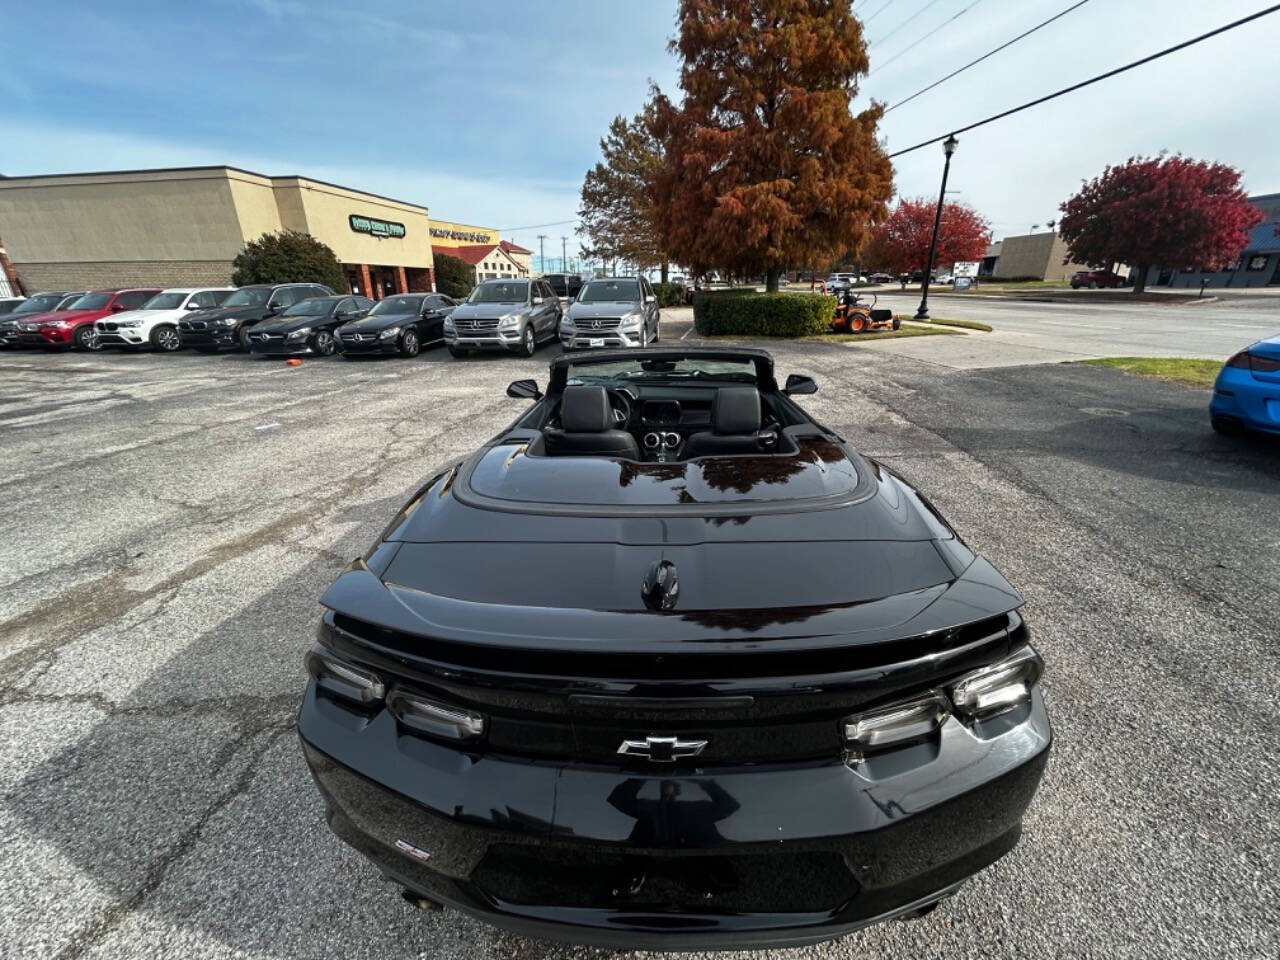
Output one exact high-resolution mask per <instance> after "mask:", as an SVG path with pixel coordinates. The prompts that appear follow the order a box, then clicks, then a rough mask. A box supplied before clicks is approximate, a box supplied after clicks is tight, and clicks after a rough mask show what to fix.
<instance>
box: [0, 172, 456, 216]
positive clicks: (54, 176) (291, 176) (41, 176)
mask: <svg viewBox="0 0 1280 960" xmlns="http://www.w3.org/2000/svg"><path fill="white" fill-rule="evenodd" d="M205 170H229V171H234V172H235V173H243V174H247V175H248V176H251V177H258V178H260V179H262V180H272V181H274V180H306V181H307V182H309V183H316V184H319V185H320V186H322V187H333V188H334V189H335V190H346V191H347V192H348V193H359V194H363V195H364V196H366V197H373V198H374V199H376V200H386V201H388V202H390V203H398V204H400V205H401V206H404V207H413V208H414V209H415V210H421V211H422V212H423V213H425V214H427V215H428V216H430V213H431V211H430V210H429V209H428V208H427V207H424V206H423V205H422V204H420V203H412V202H410V201H408V200H397V199H396V198H395V197H387V196H383V195H382V194H380V193H370V192H369V191H368V190H357V189H356V188H355V187H345V186H343V185H342V184H340V183H331V182H330V181H328V180H317V179H316V178H315V177H308V176H305V175H303V174H300V173H286V174H282V175H280V176H271V175H269V174H265V173H258V171H256V170H246V169H245V168H244V167H236V166H232V165H231V164H227V163H218V164H208V165H204V166H195V167H147V168H143V169H139V170H88V171H84V172H81V173H33V174H25V175H23V176H19V177H15V176H11V175H0V180H3V181H5V182H6V183H13V182H14V181H15V180H62V179H68V178H71V177H120V176H133V175H137V174H144V173H199V172H201V171H205Z"/></svg>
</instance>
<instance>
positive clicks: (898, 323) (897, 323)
mask: <svg viewBox="0 0 1280 960" xmlns="http://www.w3.org/2000/svg"><path fill="white" fill-rule="evenodd" d="M893 329H895V330H901V329H902V315H901V314H898V313H895V314H894V315H893Z"/></svg>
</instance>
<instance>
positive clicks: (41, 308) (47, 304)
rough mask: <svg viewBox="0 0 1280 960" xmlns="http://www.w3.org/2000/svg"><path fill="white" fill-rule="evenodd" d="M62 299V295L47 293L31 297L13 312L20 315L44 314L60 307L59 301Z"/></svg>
mask: <svg viewBox="0 0 1280 960" xmlns="http://www.w3.org/2000/svg"><path fill="white" fill-rule="evenodd" d="M61 299H62V294H60V293H46V294H42V295H41V296H38V297H31V298H30V299H28V300H23V301H22V303H20V304H18V306H17V308H16V309H15V310H14V311H13V312H14V314H18V313H44V312H45V311H46V310H52V309H53V308H54V307H56V306H57V305H58V301H59V300H61Z"/></svg>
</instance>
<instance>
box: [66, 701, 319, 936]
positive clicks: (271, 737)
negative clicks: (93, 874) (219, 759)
mask: <svg viewBox="0 0 1280 960" xmlns="http://www.w3.org/2000/svg"><path fill="white" fill-rule="evenodd" d="M242 727H245V729H243V731H242V732H241V734H240V735H239V736H238V737H236V738H234V740H233V741H231V742H230V743H228V744H226V745H224V746H225V747H229V748H232V750H231V752H232V753H234V752H236V751H238V749H239V748H240V747H241V746H243V745H245V744H247V743H249V742H250V741H252V740H253V739H254V738H255V737H258V736H259V735H261V734H264V733H266V734H267V736H266V738H265V740H264V741H263V742H262V743H261V744H259V745H258V746H256V747H255V748H254V749H253V750H252V752H251V754H250V758H249V762H248V763H247V764H246V765H245V767H244V769H243V770H241V771H240V773H239V774H238V775H237V776H236V777H235V779H234V780H233V781H232V784H231V786H230V787H229V788H228V789H227V790H226V791H224V792H223V793H222V794H221V795H220V796H218V797H217V798H215V799H214V800H213V801H212V802H211V803H210V804H209V805H208V806H207V807H206V808H205V809H204V810H203V812H202V813H201V814H200V816H199V817H198V818H197V820H196V822H195V823H194V824H193V825H192V826H190V827H188V828H187V829H186V830H184V831H183V832H182V834H181V835H180V836H179V838H178V840H177V841H176V842H175V843H173V844H172V845H171V846H170V847H169V849H168V850H166V851H165V852H164V853H162V854H161V855H160V856H159V857H157V858H156V859H155V860H154V861H153V862H152V864H151V866H150V868H149V869H148V870H147V871H146V875H145V876H144V878H143V881H142V883H141V884H139V885H138V887H137V888H136V889H135V890H134V892H133V893H132V894H130V895H129V896H128V897H126V898H125V899H123V900H118V901H116V902H115V903H114V904H112V905H110V906H109V907H107V908H106V909H105V910H103V911H102V912H101V913H100V914H99V915H98V917H97V918H96V919H95V920H93V921H92V922H91V923H90V924H89V925H88V926H87V927H85V928H83V929H82V930H80V931H79V932H78V933H76V934H75V935H74V936H73V937H72V938H71V939H70V940H69V941H68V942H67V943H66V944H65V945H64V946H63V948H62V949H61V950H59V951H58V952H57V954H55V960H79V958H80V957H83V956H84V955H85V954H86V953H87V952H88V951H90V950H91V949H92V948H93V947H94V946H95V945H96V944H97V943H98V942H100V941H101V940H103V939H104V938H105V937H106V936H107V935H108V934H110V933H111V931H112V930H113V929H114V928H115V927H116V926H118V925H119V924H120V923H121V922H123V921H124V920H125V919H126V918H127V917H128V916H129V915H130V914H132V913H133V912H135V911H136V910H138V909H139V908H140V907H141V906H142V905H143V904H144V903H145V902H146V900H147V898H148V897H149V896H150V895H151V894H152V893H153V892H155V891H156V890H157V889H158V888H159V887H160V885H161V884H162V883H163V882H164V879H165V877H166V876H167V875H168V874H169V872H170V871H171V870H172V869H173V868H174V866H175V865H176V864H178V863H179V862H180V861H181V860H182V859H183V858H184V857H185V856H187V855H188V854H189V853H191V851H193V850H194V849H195V848H196V846H197V845H198V844H199V842H200V839H201V837H202V835H203V833H204V829H205V826H206V825H207V824H208V823H209V822H210V821H212V820H213V818H214V817H216V816H217V815H218V813H220V812H221V811H222V810H224V809H226V808H227V807H229V806H231V805H232V804H233V803H234V802H235V801H236V800H238V799H239V798H240V797H241V796H242V795H244V794H245V793H246V792H247V791H248V790H249V789H250V787H252V786H253V782H254V779H255V778H256V777H257V774H258V765H259V764H260V762H261V761H262V758H263V756H264V755H265V754H266V753H267V751H268V750H270V749H271V747H272V746H273V745H274V744H275V742H276V741H277V740H279V739H280V737H282V736H285V735H286V734H289V733H291V732H292V731H293V729H294V720H293V717H292V715H290V717H289V718H288V720H287V722H281V721H279V720H275V721H268V722H262V723H249V724H247V725H246V724H242Z"/></svg>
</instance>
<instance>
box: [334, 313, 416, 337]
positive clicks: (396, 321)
mask: <svg viewBox="0 0 1280 960" xmlns="http://www.w3.org/2000/svg"><path fill="white" fill-rule="evenodd" d="M417 319H418V315H417V314H416V313H380V314H378V315H377V316H370V317H361V318H360V319H359V320H352V321H351V322H349V323H344V324H343V325H342V326H341V327H339V328H338V329H340V330H360V331H363V332H365V333H369V332H371V331H373V332H376V331H378V330H385V329H387V327H399V326H403V325H404V324H406V323H413V322H414V321H415V320H417Z"/></svg>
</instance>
